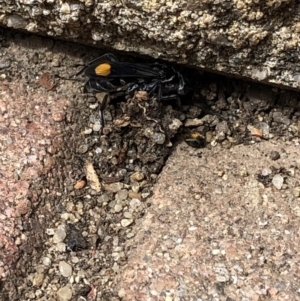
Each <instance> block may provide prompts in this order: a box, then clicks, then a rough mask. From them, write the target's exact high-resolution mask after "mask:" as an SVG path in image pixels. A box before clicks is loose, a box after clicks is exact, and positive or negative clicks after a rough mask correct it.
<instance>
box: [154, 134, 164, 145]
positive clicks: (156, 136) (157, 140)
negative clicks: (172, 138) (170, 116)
mask: <svg viewBox="0 0 300 301" xmlns="http://www.w3.org/2000/svg"><path fill="white" fill-rule="evenodd" d="M153 140H154V142H155V143H156V144H164V142H165V141H166V135H165V134H163V133H154V135H153Z"/></svg>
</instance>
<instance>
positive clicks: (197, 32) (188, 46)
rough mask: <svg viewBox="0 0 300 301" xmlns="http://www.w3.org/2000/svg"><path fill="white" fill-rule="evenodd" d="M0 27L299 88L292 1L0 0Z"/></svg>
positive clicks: (297, 19) (299, 15) (297, 17)
mask: <svg viewBox="0 0 300 301" xmlns="http://www.w3.org/2000/svg"><path fill="white" fill-rule="evenodd" d="M0 25H4V26H8V27H12V28H17V29H23V30H27V31H29V32H35V33H39V34H43V35H48V36H53V37H58V38H63V39H71V40H73V41H77V42H84V43H88V44H94V45H96V46H97V47H101V46H107V47H112V48H115V49H119V50H126V51H134V52H136V53H140V54H147V55H150V56H152V57H156V58H158V57H159V58H162V59H166V60H169V61H176V62H179V63H183V64H188V65H193V66H196V67H199V68H203V69H206V70H210V71H215V72H221V73H227V74H231V75H235V76H239V77H246V78H251V79H254V80H258V81H262V82H267V83H272V84H279V85H284V86H288V87H291V88H296V89H299V88H300V67H299V57H298V45H299V41H300V35H299V32H300V6H299V4H298V1H295V0H276V1H275V0H249V1H242V0H230V1H229V0H227V1H224V0H201V1H189V0H183V1H182V0H168V1H167V0H163V1H157V0H109V1H105V0H104V1H97V0H80V1H76V2H72V1H70V0H67V1H61V0H46V1H34V0H22V1H18V2H16V1H13V0H1V1H0Z"/></svg>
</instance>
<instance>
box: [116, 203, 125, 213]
mask: <svg viewBox="0 0 300 301" xmlns="http://www.w3.org/2000/svg"><path fill="white" fill-rule="evenodd" d="M114 209H115V212H116V213H119V212H121V211H122V210H123V207H122V205H120V204H117V205H115V208H114Z"/></svg>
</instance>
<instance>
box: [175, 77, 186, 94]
mask: <svg viewBox="0 0 300 301" xmlns="http://www.w3.org/2000/svg"><path fill="white" fill-rule="evenodd" d="M177 76H178V79H179V86H178V89H177V91H178V94H180V95H184V94H185V90H184V88H185V81H184V78H183V76H182V75H181V73H179V72H177Z"/></svg>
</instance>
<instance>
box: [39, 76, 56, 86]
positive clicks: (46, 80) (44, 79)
mask: <svg viewBox="0 0 300 301" xmlns="http://www.w3.org/2000/svg"><path fill="white" fill-rule="evenodd" d="M39 83H40V85H41V86H43V87H44V88H46V89H47V90H52V89H53V88H54V87H55V83H54V82H53V81H52V79H51V75H50V73H49V72H44V73H43V74H42V75H41V76H40V77H39Z"/></svg>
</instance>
